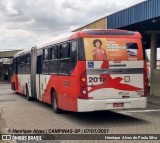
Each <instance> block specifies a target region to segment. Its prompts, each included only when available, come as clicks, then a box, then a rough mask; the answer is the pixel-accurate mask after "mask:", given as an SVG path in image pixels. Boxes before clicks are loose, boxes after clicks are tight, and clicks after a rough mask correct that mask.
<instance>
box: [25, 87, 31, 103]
mask: <svg viewBox="0 0 160 143" xmlns="http://www.w3.org/2000/svg"><path fill="white" fill-rule="evenodd" d="M26 96H27V100H28V101H31V100H32V98H31V97H30V96H29V91H28V86H27V84H26Z"/></svg>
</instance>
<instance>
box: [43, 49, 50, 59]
mask: <svg viewBox="0 0 160 143" xmlns="http://www.w3.org/2000/svg"><path fill="white" fill-rule="evenodd" d="M48 59H49V50H48V49H43V60H48Z"/></svg>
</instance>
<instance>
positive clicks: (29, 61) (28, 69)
mask: <svg viewBox="0 0 160 143" xmlns="http://www.w3.org/2000/svg"><path fill="white" fill-rule="evenodd" d="M30 71H31V55H30V54H27V55H26V71H25V72H26V74H30Z"/></svg>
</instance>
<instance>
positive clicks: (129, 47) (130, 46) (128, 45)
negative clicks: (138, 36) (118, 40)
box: [126, 43, 138, 49]
mask: <svg viewBox="0 0 160 143" xmlns="http://www.w3.org/2000/svg"><path fill="white" fill-rule="evenodd" d="M126 45H127V49H138V45H137V43H126Z"/></svg>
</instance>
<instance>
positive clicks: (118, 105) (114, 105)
mask: <svg viewBox="0 0 160 143" xmlns="http://www.w3.org/2000/svg"><path fill="white" fill-rule="evenodd" d="M113 107H124V103H113Z"/></svg>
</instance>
